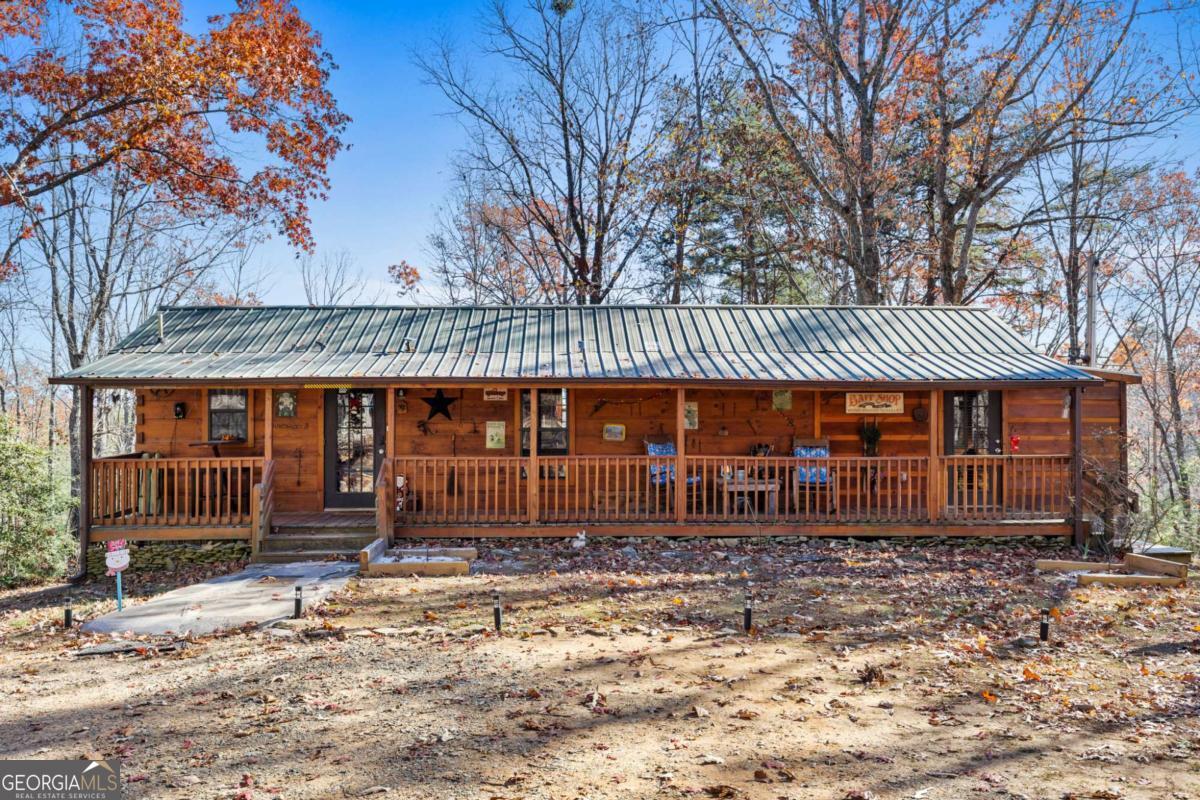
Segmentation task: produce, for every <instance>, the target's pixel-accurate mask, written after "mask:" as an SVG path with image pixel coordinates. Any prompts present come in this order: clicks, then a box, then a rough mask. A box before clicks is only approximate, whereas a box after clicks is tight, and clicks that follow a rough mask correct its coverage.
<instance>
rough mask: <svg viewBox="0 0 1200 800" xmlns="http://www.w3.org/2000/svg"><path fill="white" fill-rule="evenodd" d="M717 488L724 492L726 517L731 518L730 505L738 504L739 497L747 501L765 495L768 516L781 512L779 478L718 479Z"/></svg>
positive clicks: (722, 510) (722, 494)
mask: <svg viewBox="0 0 1200 800" xmlns="http://www.w3.org/2000/svg"><path fill="white" fill-rule="evenodd" d="M717 486H719V487H721V490H722V491H721V513H722V514H723V515H725V516H729V506H730V503H736V502H737V498H738V497H739V496H740V497H741V498H742V499H745V498H747V497H749V496H751V495H754V496H757V495H763V496H764V497H765V498H766V503H767V514H769V515H771V516H775V514H776V513H777V512H778V511H779V479H778V478H749V477H747V478H718V479H717ZM735 510H736V506H735Z"/></svg>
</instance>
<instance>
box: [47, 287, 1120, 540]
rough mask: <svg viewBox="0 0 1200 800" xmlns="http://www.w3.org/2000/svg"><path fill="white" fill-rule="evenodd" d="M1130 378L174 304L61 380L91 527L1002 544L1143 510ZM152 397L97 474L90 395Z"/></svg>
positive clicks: (676, 330) (763, 312) (951, 347)
mask: <svg viewBox="0 0 1200 800" xmlns="http://www.w3.org/2000/svg"><path fill="white" fill-rule="evenodd" d="M1136 380H1137V378H1136V376H1132V375H1127V374H1123V373H1119V372H1104V371H1100V370H1094V369H1087V368H1084V367H1080V366H1074V365H1068V364H1065V363H1063V362H1061V361H1057V360H1055V359H1053V358H1050V357H1047V356H1046V355H1043V354H1041V353H1038V352H1037V351H1035V350H1034V349H1033V348H1031V347H1030V346H1029V345H1028V344H1027V343H1025V342H1024V341H1023V340H1022V339H1021V338H1020V337H1019V336H1018V335H1017V334H1016V333H1015V332H1013V331H1012V330H1011V329H1010V328H1008V327H1007V326H1006V325H1005V324H1003V323H1002V322H1001V321H1000V320H999V319H998V318H997V317H995V316H994V315H993V314H991V313H990V312H989V311H987V310H983V309H978V308H960V307H924V306H922V307H802V306H650V305H626V306H588V307H545V306H528V307H498V306H456V307H433V306H423V307H413V306H408V307H278V306H277V307H169V308H163V309H161V310H160V311H159V312H158V313H156V314H155V315H153V316H152V317H151V318H150V319H149V320H147V321H146V322H145V324H143V325H141V326H140V327H139V328H137V329H136V330H135V331H133V332H132V333H131V334H130V335H129V336H128V337H126V338H125V339H124V340H123V341H122V342H121V343H120V344H119V345H118V346H117V347H116V348H115V349H114V350H113V351H112V352H111V353H109V354H107V355H105V356H104V357H102V358H100V359H99V360H97V361H95V362H93V363H90V364H87V365H85V366H83V367H81V368H79V369H76V370H73V371H71V372H68V373H66V374H64V375H61V376H58V377H56V378H54V381H55V382H56V383H61V384H74V385H77V386H79V387H80V389H81V392H82V397H83V400H84V402H83V413H82V415H81V418H82V425H83V437H84V441H85V443H86V446H85V447H84V458H83V464H82V469H83V473H84V475H85V476H86V480H85V481H83V486H82V490H81V495H82V496H81V498H80V518H81V521H80V526H81V534H82V536H84V537H86V541H92V542H96V541H104V540H107V539H115V538H122V539H132V540H152V539H171V540H184V539H203V540H209V539H244V540H247V541H248V542H249V543H250V545H251V547H252V549H253V550H254V552H255V553H259V552H260V551H261V550H262V549H263V548H264V547H265V546H266V545H267V544H268V543H270V542H271V541H272V538H273V537H278V536H281V535H283V534H286V533H287V532H288V531H289V529H290V530H292V531H293V532H294V531H295V530H297V529H304V530H312V529H313V528H314V527H321V526H325V527H328V528H336V527H338V526H343V527H347V528H353V529H356V530H359V531H364V530H365V531H367V532H370V533H371V534H372V535H373V536H374V535H378V536H381V537H386V538H387V539H388V540H396V539H402V538H406V537H416V538H428V537H485V536H563V535H574V534H576V533H577V532H578V531H580V530H586V531H587V532H588V534H589V535H604V534H615V535H622V536H637V535H713V536H747V535H760V534H761V535H804V536H821V535H836V536H936V535H945V536H992V535H1031V534H1033V535H1045V536H1065V537H1073V538H1074V539H1075V541H1076V542H1081V541H1082V537H1083V536H1084V533H1085V529H1086V527H1087V525H1088V524H1089V522H1090V521H1091V520H1095V519H1099V518H1101V517H1102V516H1103V514H1105V513H1108V512H1110V511H1111V510H1112V507H1113V505H1114V504H1120V503H1123V502H1126V501H1127V498H1126V497H1125V496H1124V495H1123V494H1122V492H1123V491H1125V490H1123V484H1124V475H1125V470H1126V463H1125V459H1126V448H1125V430H1126V395H1125V392H1126V386H1127V385H1128V384H1129V383H1131V382H1134V381H1136ZM99 387H122V388H126V389H129V390H131V391H132V392H134V393H135V395H136V409H137V423H136V424H137V430H136V449H135V452H131V453H127V454H122V455H119V456H115V457H105V458H93V457H92V456H91V454H92V452H93V445H92V441H91V437H92V397H93V393H94V391H95V389H97V388H99Z"/></svg>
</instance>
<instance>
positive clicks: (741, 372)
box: [56, 305, 1095, 384]
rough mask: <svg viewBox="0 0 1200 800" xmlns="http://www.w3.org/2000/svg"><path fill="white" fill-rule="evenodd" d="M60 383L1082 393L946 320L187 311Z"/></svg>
mask: <svg viewBox="0 0 1200 800" xmlns="http://www.w3.org/2000/svg"><path fill="white" fill-rule="evenodd" d="M160 313H161V321H162V337H161V338H160V336H159V317H158V315H153V316H151V318H150V319H149V320H147V321H146V322H145V323H144V324H143V325H141V326H140V327H139V328H138V329H137V330H135V331H133V332H132V333H131V334H130V335H129V336H127V337H126V338H125V339H124V340H123V341H122V342H121V343H120V344H119V345H117V347H116V348H114V349H113V351H112V352H111V353H109V354H108V355H106V356H104V357H103V358H100V359H99V360H97V361H94V362H92V363H90V364H87V365H85V366H83V367H81V368H79V369H76V370H72V371H71V372H68V373H66V374H65V375H62V376H60V377H59V378H57V379H56V382H62V383H86V382H112V383H128V384H137V383H142V382H147V383H163V382H170V381H188V382H192V381H195V382H203V381H209V382H225V383H229V382H236V381H273V382H296V381H315V380H341V381H349V382H354V381H360V382H363V381H368V380H447V381H467V380H475V381H479V380H496V381H507V380H531V381H544V380H545V381H548V380H553V381H564V382H570V381H586V380H629V381H680V380H703V381H730V382H734V381H736V382H745V381H752V382H771V383H809V384H820V383H845V384H848V383H859V382H867V383H875V384H882V383H904V384H921V383H933V382H936V383H985V382H1013V381H1019V382H1055V383H1085V382H1092V381H1094V380H1095V379H1094V378H1092V377H1090V376H1089V375H1088V374H1087V373H1086V372H1084V371H1083V370H1082V369H1079V368H1076V367H1073V366H1068V365H1067V364H1064V363H1062V362H1060V361H1056V360H1054V359H1052V358H1049V357H1047V356H1045V355H1042V354H1040V353H1038V352H1037V351H1035V350H1034V349H1033V348H1031V347H1030V346H1029V345H1028V344H1026V343H1025V342H1024V341H1023V340H1022V339H1021V338H1020V337H1019V336H1017V334H1016V333H1014V332H1013V331H1012V330H1011V329H1010V328H1009V327H1007V326H1006V325H1005V324H1004V323H1002V322H1001V321H1000V320H999V319H998V318H996V317H995V316H994V315H992V314H991V313H990V312H988V311H986V310H984V309H977V308H962V307H952V306H932V307H931V306H902V307H893V306H881V307H873V306H871V307H868V306H851V307H845V306H828V307H823V306H650V305H626V306H582V307H581V306H454V307H445V306H386V307H385V306H322V307H308V306H257V307H228V306H221V307H213V306H182V307H170V308H164V309H162V310H161V312H160Z"/></svg>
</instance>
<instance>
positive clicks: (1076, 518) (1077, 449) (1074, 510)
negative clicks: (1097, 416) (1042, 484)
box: [1071, 386, 1083, 547]
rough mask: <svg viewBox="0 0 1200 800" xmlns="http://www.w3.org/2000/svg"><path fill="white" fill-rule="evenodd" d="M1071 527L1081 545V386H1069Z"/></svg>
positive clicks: (1075, 538)
mask: <svg viewBox="0 0 1200 800" xmlns="http://www.w3.org/2000/svg"><path fill="white" fill-rule="evenodd" d="M1071 529H1072V534H1073V538H1074V540H1075V546H1076V547H1083V387H1082V386H1072V387H1071Z"/></svg>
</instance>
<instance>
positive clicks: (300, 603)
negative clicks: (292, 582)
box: [292, 586, 304, 619]
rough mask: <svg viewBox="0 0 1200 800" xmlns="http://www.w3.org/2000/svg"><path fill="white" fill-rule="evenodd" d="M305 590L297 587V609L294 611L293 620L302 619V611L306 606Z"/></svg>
mask: <svg viewBox="0 0 1200 800" xmlns="http://www.w3.org/2000/svg"><path fill="white" fill-rule="evenodd" d="M303 592H304V588H303V587H302V586H297V587H296V607H295V608H294V609H292V619H300V609H301V607H302V606H303V605H304V594H303Z"/></svg>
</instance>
